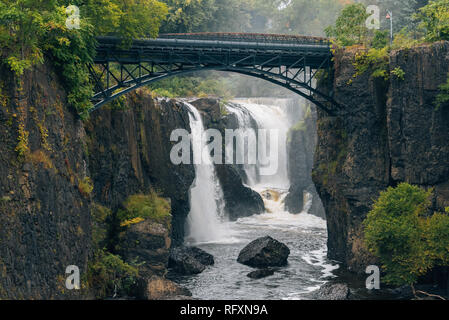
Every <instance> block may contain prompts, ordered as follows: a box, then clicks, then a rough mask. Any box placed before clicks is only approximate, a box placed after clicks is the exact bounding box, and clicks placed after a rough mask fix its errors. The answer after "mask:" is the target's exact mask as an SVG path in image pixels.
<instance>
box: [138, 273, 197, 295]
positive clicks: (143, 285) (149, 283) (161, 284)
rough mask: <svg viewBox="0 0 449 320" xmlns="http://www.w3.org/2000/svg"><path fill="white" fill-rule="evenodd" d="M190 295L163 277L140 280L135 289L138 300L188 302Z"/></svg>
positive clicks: (184, 289) (186, 290) (187, 291)
mask: <svg viewBox="0 0 449 320" xmlns="http://www.w3.org/2000/svg"><path fill="white" fill-rule="evenodd" d="M191 296H192V293H191V292H190V291H189V290H188V289H186V288H184V287H181V286H179V285H178V284H176V283H175V282H173V281H171V280H168V279H165V278H163V277H158V276H152V277H150V278H149V279H146V280H142V281H141V282H140V283H139V285H138V288H137V292H136V298H137V299H139V300H190V299H192V297H191Z"/></svg>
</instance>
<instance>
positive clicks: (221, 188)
mask: <svg viewBox="0 0 449 320" xmlns="http://www.w3.org/2000/svg"><path fill="white" fill-rule="evenodd" d="M205 102H206V100H201V99H199V100H195V101H191V104H189V103H185V107H186V108H187V109H188V110H189V119H190V127H191V135H192V146H193V158H194V165H195V173H196V177H195V181H194V183H193V185H192V187H191V189H190V205H191V210H190V213H189V215H188V219H187V223H188V230H187V232H188V235H187V238H186V240H187V243H189V244H192V243H193V244H194V245H195V246H198V247H200V248H201V249H203V250H205V251H206V252H209V253H210V254H212V255H213V256H214V261H215V264H214V265H213V266H210V267H209V268H208V269H206V270H205V271H204V272H202V273H201V274H198V275H195V277H181V278H176V280H177V281H179V283H181V284H183V285H185V286H186V287H187V288H188V289H189V290H191V291H192V293H193V294H194V296H195V297H198V298H200V299H211V298H213V299H227V298H229V297H230V296H232V297H233V298H235V299H261V300H264V299H273V298H282V299H302V298H304V297H307V295H308V294H310V293H311V292H313V291H314V290H316V289H318V288H319V287H320V286H321V285H323V284H324V283H325V282H326V281H327V280H326V279H327V278H329V277H332V270H334V269H336V268H337V267H338V265H336V264H334V263H332V262H330V261H328V260H327V259H326V240H327V237H326V235H327V231H326V221H325V220H323V219H321V218H319V217H317V216H315V215H312V214H309V210H310V208H311V207H312V205H313V203H314V202H315V199H314V197H313V196H312V194H310V193H307V192H304V194H303V193H302V192H301V193H300V196H301V203H303V205H301V207H302V212H295V214H294V213H290V212H289V211H288V210H286V199H287V197H288V196H291V193H289V192H290V190H291V186H293V185H294V183H296V182H295V181H294V179H293V178H292V176H291V172H289V162H291V157H290V156H289V155H290V153H291V152H290V151H289V145H291V142H289V139H288V137H290V132H289V131H290V129H292V128H293V127H294V125H296V124H297V123H298V122H299V121H301V120H303V119H304V114H305V110H306V106H305V105H304V104H302V103H301V102H300V101H298V100H297V99H271V98H257V99H255V98H252V99H235V100H232V101H231V102H228V103H226V104H225V105H224V107H225V108H226V110H224V111H223V109H221V108H222V106H221V105H218V104H215V105H213V104H212V103H213V102H211V101H210V100H209V101H207V102H208V104H207V103H205ZM211 105H212V107H211ZM213 107H215V108H216V109H213ZM218 107H219V108H218ZM197 108H198V109H197ZM198 110H201V113H200V112H199V111H198ZM214 116H215V118H214ZM202 117H203V118H202ZM217 119H218V120H217ZM219 121H222V122H221V124H217V123H218V122H219ZM220 125H221V126H220ZM214 126H216V127H214ZM210 128H213V129H215V128H219V129H220V130H221V131H220V132H222V131H226V129H228V130H231V129H232V131H234V132H235V131H236V130H240V132H244V133H245V136H246V138H244V139H241V140H239V141H240V148H241V145H242V140H245V141H244V143H243V147H244V149H245V150H244V151H245V153H246V155H245V161H244V163H246V164H218V165H215V166H214V165H211V164H210V163H211V162H212V159H211V156H210V153H211V150H209V147H210V146H209V145H208V141H207V140H206V139H202V136H203V134H204V133H205V129H210ZM261 129H262V130H266V133H267V135H270V134H271V133H270V130H275V131H276V130H277V131H278V132H277V133H278V135H277V136H276V135H275V136H274V137H275V138H273V139H271V138H267V139H266V141H267V142H269V146H268V148H266V149H271V148H273V150H268V151H267V150H265V151H266V152H267V153H270V151H274V153H275V154H276V156H277V160H278V161H277V162H278V163H277V170H276V172H274V173H273V174H271V175H264V174H262V173H264V172H266V171H264V170H263V167H264V166H267V164H266V163H263V162H264V161H262V163H261V162H260V161H259V160H260V159H259V154H258V151H259V150H258V149H259V148H260V147H261V145H260V141H257V148H256V150H255V149H254V148H251V147H249V146H248V144H249V143H254V140H252V141H251V139H249V138H248V135H247V133H248V132H250V131H252V133H254V135H255V136H256V138H259V136H258V131H259V130H261ZM217 130H218V129H217ZM274 139H277V141H276V140H274ZM236 140H237V139H236ZM223 141H224V140H223ZM273 141H274V142H273ZM276 142H277V143H276ZM272 144H273V145H272ZM275 144H277V146H274V145H275ZM295 146H296V145H295ZM234 147H235V148H237V143H236V144H234ZM264 149H265V148H264ZM304 150H305V149H301V148H299V149H298V150H297V151H298V152H300V153H301V154H302V153H304V152H306V151H304ZM214 151H215V150H214ZM234 151H235V150H234ZM251 152H252V153H254V152H256V154H250V153H251ZM235 153H236V152H235ZM255 155H256V156H257V157H256V159H258V161H256V162H255V164H249V162H247V161H248V159H249V158H252V159H254V156H255ZM201 157H202V158H201ZM268 159H270V160H272V159H273V158H272V157H268ZM300 159H302V158H300ZM201 160H202V161H201ZM265 160H266V159H265ZM200 162H202V163H203V164H198V163H200ZM205 162H206V164H205ZM207 163H209V164H207ZM253 163H254V162H253ZM295 173H296V172H295ZM305 175H307V172H306V171H304V172H302V175H301V177H302V176H305ZM230 177H231V178H230ZM301 179H302V178H301ZM245 185H246V186H245ZM245 189H246V190H245ZM293 196H294V197H295V198H296V197H297V194H296V193H295V194H293ZM243 198H244V199H243ZM256 198H257V199H258V200H257V201H259V202H260V203H261V205H262V209H261V210H260V211H259V212H258V213H253V214H248V210H249V208H250V206H251V204H249V203H252V204H253V205H254V203H255V202H256ZM248 199H252V200H251V201H254V202H251V201H249V202H246V203H245V200H248ZM236 201H238V202H239V204H240V205H239V206H236V205H235V202H236ZM230 203H231V204H232V205H231V206H230V207H228V205H229V204H230ZM225 206H226V214H227V215H229V216H226V217H225V216H224V213H225V212H224V207H225ZM310 211H311V210H310ZM231 212H234V213H233V214H234V216H233V218H232V219H231ZM267 235H269V236H271V237H273V238H275V239H277V240H278V241H281V242H283V243H285V244H286V245H287V246H288V247H289V249H290V252H291V253H290V258H289V264H288V266H286V267H285V268H281V269H279V270H277V271H276V273H275V275H274V276H271V277H267V278H265V279H263V280H258V281H253V280H251V279H250V278H248V277H247V276H246V274H247V273H248V267H247V266H244V265H242V264H240V263H238V262H237V261H236V257H237V256H238V255H239V252H240V250H241V249H242V248H243V247H244V246H245V245H247V244H248V243H249V242H251V241H253V240H254V239H257V238H260V237H264V236H267Z"/></svg>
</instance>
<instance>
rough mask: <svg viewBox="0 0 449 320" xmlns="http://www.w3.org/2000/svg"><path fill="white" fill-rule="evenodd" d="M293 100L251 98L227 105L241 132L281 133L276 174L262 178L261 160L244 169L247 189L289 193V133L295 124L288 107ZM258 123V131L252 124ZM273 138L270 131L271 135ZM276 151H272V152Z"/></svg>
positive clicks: (237, 100)
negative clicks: (242, 130) (273, 131)
mask: <svg viewBox="0 0 449 320" xmlns="http://www.w3.org/2000/svg"><path fill="white" fill-rule="evenodd" d="M290 101H291V100H290V99H270V98H252V99H236V100H234V101H233V102H234V104H233V105H228V106H227V108H228V110H229V111H230V112H232V113H234V114H235V115H236V117H237V119H238V121H239V126H240V128H242V129H247V130H253V131H254V132H255V134H256V136H257V129H266V130H276V131H277V133H278V137H277V138H278V141H277V147H278V149H277V150H275V151H276V153H277V160H278V161H277V170H276V173H275V174H273V175H261V174H260V170H261V167H262V166H263V164H262V163H261V159H258V161H257V164H256V165H247V164H245V165H244V169H245V173H246V175H247V177H248V181H247V183H248V185H249V186H250V187H252V188H253V189H259V188H261V187H262V188H272V189H281V190H288V188H289V187H290V181H289V178H288V169H287V168H288V155H287V133H288V130H289V128H290V127H291V126H292V124H293V123H294V122H296V121H295V120H294V119H293V117H289V112H288V103H289V102H290ZM254 122H255V123H256V126H257V127H256V128H255V127H254V125H253V123H254ZM268 134H270V131H268ZM271 151H273V150H271Z"/></svg>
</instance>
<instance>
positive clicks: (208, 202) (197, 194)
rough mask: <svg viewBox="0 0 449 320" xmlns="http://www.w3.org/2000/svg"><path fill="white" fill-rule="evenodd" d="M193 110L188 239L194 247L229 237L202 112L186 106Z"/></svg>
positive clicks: (191, 121) (191, 115) (189, 105)
mask: <svg viewBox="0 0 449 320" xmlns="http://www.w3.org/2000/svg"><path fill="white" fill-rule="evenodd" d="M184 106H186V107H187V108H188V110H189V120H190V128H191V131H192V132H191V135H192V151H193V163H194V166H195V180H194V182H193V185H192V187H191V188H190V213H189V215H188V217H187V226H188V232H187V238H188V240H189V241H191V242H194V243H205V242H214V241H220V240H221V239H223V238H224V237H225V235H226V233H225V230H224V226H223V224H222V223H221V220H222V219H223V217H224V203H223V191H222V189H221V186H220V183H219V181H218V178H217V176H216V174H215V169H214V165H213V163H212V159H211V157H210V153H209V152H207V151H208V147H207V144H206V141H204V139H203V134H204V131H205V130H204V125H203V121H202V119H201V115H200V113H199V112H198V110H197V109H196V108H195V107H194V106H192V105H191V104H189V103H187V102H184Z"/></svg>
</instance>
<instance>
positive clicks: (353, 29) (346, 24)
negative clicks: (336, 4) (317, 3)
mask: <svg viewBox="0 0 449 320" xmlns="http://www.w3.org/2000/svg"><path fill="white" fill-rule="evenodd" d="M368 17H369V15H368V13H367V12H366V7H365V5H363V4H361V3H356V4H350V5H347V6H345V7H344V8H343V10H342V11H341V13H340V15H339V17H338V18H337V21H336V22H335V26H330V27H328V28H326V30H325V32H326V35H327V36H328V37H334V38H336V40H337V41H338V42H339V43H340V44H341V45H343V46H351V45H354V44H359V43H362V41H363V40H364V39H365V38H366V36H367V34H368V28H367V27H366V19H368Z"/></svg>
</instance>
